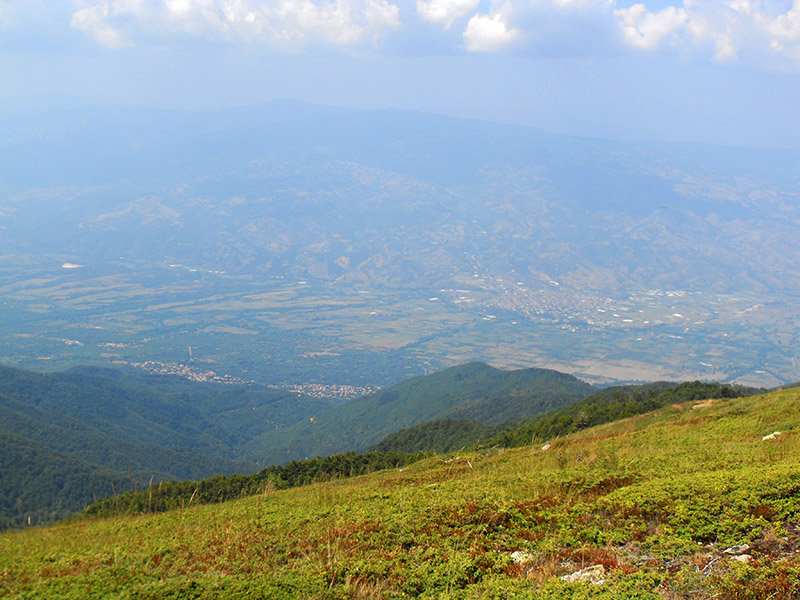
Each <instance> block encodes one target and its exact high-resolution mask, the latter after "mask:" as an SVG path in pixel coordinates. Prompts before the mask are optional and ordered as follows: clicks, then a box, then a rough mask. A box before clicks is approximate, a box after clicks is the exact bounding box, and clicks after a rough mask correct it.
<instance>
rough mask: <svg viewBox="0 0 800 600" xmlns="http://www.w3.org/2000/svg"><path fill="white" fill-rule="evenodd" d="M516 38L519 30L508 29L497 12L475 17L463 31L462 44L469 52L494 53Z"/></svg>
mask: <svg viewBox="0 0 800 600" xmlns="http://www.w3.org/2000/svg"><path fill="white" fill-rule="evenodd" d="M517 36H519V30H518V29H512V28H509V27H508V25H507V24H506V22H505V19H504V17H503V15H502V14H501V13H499V12H496V13H493V14H488V15H475V16H473V17H472V18H471V19H470V20H469V22H468V23H467V27H466V29H464V43H465V44H466V46H467V50H469V51H471V52H494V51H495V50H499V49H500V48H502V47H504V46H507V45H508V44H510V43H511V42H513V41H514V40H515V39H516V38H517Z"/></svg>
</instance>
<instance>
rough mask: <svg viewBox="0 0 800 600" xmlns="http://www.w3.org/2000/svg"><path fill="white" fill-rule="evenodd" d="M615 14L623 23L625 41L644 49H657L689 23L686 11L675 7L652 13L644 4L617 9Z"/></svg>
mask: <svg viewBox="0 0 800 600" xmlns="http://www.w3.org/2000/svg"><path fill="white" fill-rule="evenodd" d="M614 14H615V15H616V16H617V17H618V18H619V19H620V21H621V25H622V34H623V36H624V38H625V41H626V42H627V43H628V44H630V45H631V46H634V47H636V48H643V49H650V48H655V47H656V46H658V45H659V44H660V43H661V42H662V41H663V40H664V38H666V37H667V36H669V35H670V34H672V33H674V32H676V31H677V30H679V29H680V28H682V27H684V26H685V25H686V23H687V21H688V15H687V13H686V10H685V9H683V8H675V7H674V6H668V7H667V8H665V9H663V10H662V11H660V12H657V13H652V12H650V11H648V10H647V8H645V6H644V4H634V5H633V6H631V7H630V8H621V9H617V10H615V11H614Z"/></svg>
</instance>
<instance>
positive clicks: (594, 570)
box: [561, 565, 606, 585]
mask: <svg viewBox="0 0 800 600" xmlns="http://www.w3.org/2000/svg"><path fill="white" fill-rule="evenodd" d="M605 574H606V568H605V567H604V566H603V565H593V566H591V567H586V568H585V569H581V570H580V571H575V572H574V573H570V574H569V575H562V576H561V579H563V580H564V581H566V582H567V583H574V582H576V581H585V582H587V583H593V584H595V585H602V584H604V583H605V581H606V580H605V577H604V576H605Z"/></svg>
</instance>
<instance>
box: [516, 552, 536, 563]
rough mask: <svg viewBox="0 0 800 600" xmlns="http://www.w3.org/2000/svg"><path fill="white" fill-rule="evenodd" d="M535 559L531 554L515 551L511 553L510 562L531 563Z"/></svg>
mask: <svg viewBox="0 0 800 600" xmlns="http://www.w3.org/2000/svg"><path fill="white" fill-rule="evenodd" d="M535 559H536V557H535V556H534V555H533V554H531V553H530V552H525V551H523V550H516V551H514V552H512V553H511V560H513V561H514V562H515V563H517V564H519V563H529V562H533V561H534V560H535Z"/></svg>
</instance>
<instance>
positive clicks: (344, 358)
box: [0, 101, 800, 397]
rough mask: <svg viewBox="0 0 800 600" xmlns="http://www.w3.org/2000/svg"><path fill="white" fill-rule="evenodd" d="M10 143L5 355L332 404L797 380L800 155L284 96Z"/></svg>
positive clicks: (87, 113)
mask: <svg viewBox="0 0 800 600" xmlns="http://www.w3.org/2000/svg"><path fill="white" fill-rule="evenodd" d="M4 128H5V129H6V131H8V133H9V134H8V135H7V136H6V141H5V144H4V145H3V148H2V149H1V150H0V155H1V156H0V159H1V160H0V185H2V189H3V193H4V198H5V200H4V201H3V203H2V205H1V206H0V228H2V231H3V236H2V238H0V265H1V266H2V268H1V269H0V294H2V302H3V305H2V306H3V311H4V314H5V315H7V316H6V318H4V319H3V321H2V323H1V324H0V362H2V363H3V364H6V365H12V366H21V367H25V368H32V369H37V370H42V369H44V370H58V369H62V368H64V367H67V366H71V365H76V364H85V363H94V364H117V365H131V366H134V367H137V368H141V369H145V370H147V371H150V372H161V373H165V374H182V375H184V376H187V377H190V378H195V379H201V380H218V381H226V382H228V383H243V382H250V381H255V382H258V383H261V384H268V385H280V386H310V385H317V386H327V387H319V388H318V390H317V393H318V394H322V395H328V396H330V397H336V396H339V397H352V396H356V395H359V394H361V393H364V392H365V391H369V390H371V389H375V388H377V387H380V386H386V385H388V384H391V383H394V382H396V381H399V380H401V379H403V378H405V377H408V376H411V375H418V374H422V373H425V372H430V371H433V370H438V369H441V368H444V367H447V366H451V365H454V364H460V363H463V362H467V361H470V360H481V361H485V362H489V363H491V364H493V365H495V366H498V367H503V368H520V367H530V366H537V367H546V368H555V369H558V370H560V371H564V372H569V373H572V374H575V375H577V376H579V377H582V378H584V379H586V380H588V381H592V382H596V383H602V382H605V383H610V382H615V381H649V380H656V379H672V380H686V379H705V380H719V381H730V382H737V383H743V384H748V385H761V386H775V385H779V384H784V383H789V382H792V381H795V380H797V379H800V370H799V369H798V365H797V358H798V356H797V345H796V343H795V340H796V339H797V335H798V332H799V331H800V311H798V309H797V306H798V290H800V267H798V265H800V246H798V245H797V244H796V243H795V238H796V235H795V234H796V232H797V226H798V223H799V222H800V215H798V189H800V181H798V179H799V178H800V169H798V166H800V159H799V156H800V155H798V152H796V151H790V150H747V149H741V148H725V147H719V146H710V145H705V146H704V145H697V144H679V143H669V144H667V143H654V142H651V143H645V142H641V143H633V142H626V143H623V142H610V141H603V140H598V139H590V138H579V137H570V136H565V135H558V134H553V133H549V132H546V131H542V130H539V129H534V128H521V127H516V126H507V125H497V124H493V123H489V122H484V121H468V120H459V119H453V118H447V117H440V116H435V115H426V114H421V113H415V112H403V111H392V110H383V111H357V110H348V109H337V108H326V107H320V106H314V105H306V104H301V103H297V102H288V101H282V102H275V103H271V104H265V105H258V106H253V107H250V108H247V109H241V110H224V111H211V112H200V113H188V112H176V111H172V112H170V111H153V110H138V109H116V110H107V109H82V110H75V111H68V112H60V113H54V114H50V115H48V116H46V117H44V116H31V117H28V118H25V119H14V120H7V121H6V122H5V123H4ZM298 389H305V390H306V391H308V390H310V388H307V389H306V388H298Z"/></svg>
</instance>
